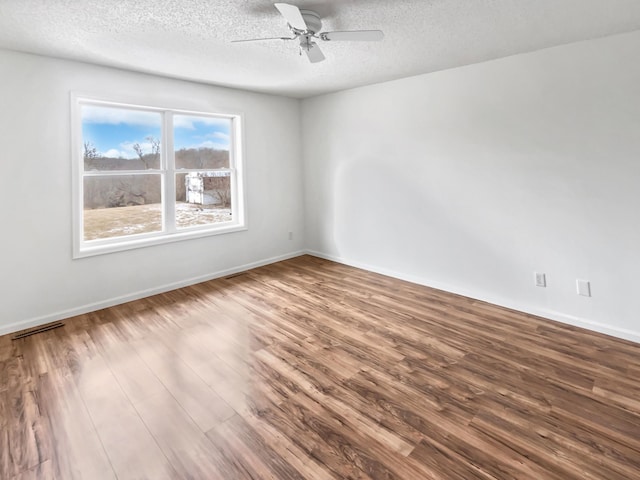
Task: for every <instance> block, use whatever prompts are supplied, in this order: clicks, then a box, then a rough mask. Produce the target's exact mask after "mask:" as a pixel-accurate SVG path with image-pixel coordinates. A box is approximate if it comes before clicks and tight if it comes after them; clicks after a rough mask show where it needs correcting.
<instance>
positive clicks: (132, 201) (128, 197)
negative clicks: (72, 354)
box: [107, 180, 147, 207]
mask: <svg viewBox="0 0 640 480" xmlns="http://www.w3.org/2000/svg"><path fill="white" fill-rule="evenodd" d="M146 195H147V192H144V191H141V190H139V189H138V191H136V189H135V188H134V187H133V186H132V185H131V183H128V182H125V181H123V180H119V181H118V185H117V186H116V187H115V188H113V189H112V190H111V191H110V192H109V196H108V199H107V206H108V207H126V206H129V205H144V204H146V203H147V198H146Z"/></svg>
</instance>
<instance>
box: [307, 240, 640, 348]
mask: <svg viewBox="0 0 640 480" xmlns="http://www.w3.org/2000/svg"><path fill="white" fill-rule="evenodd" d="M304 253H307V254H309V255H313V256H314V257H319V258H324V259H326V260H331V261H333V262H337V263H342V264H344V265H349V266H351V267H356V268H361V269H363V270H367V271H370V272H374V273H379V274H381V275H386V276H388V277H393V278H397V279H399V280H405V281H407V282H411V283H415V284H418V285H423V286H426V287H431V288H435V289H438V290H443V291H445V292H450V293H455V294H457V295H462V296H464V297H468V298H473V299H474V300H480V301H483V302H487V303H491V304H493V305H498V306H500V307H505V308H509V309H511V310H517V311H519V312H523V313H528V314H530V315H536V316H538V317H543V318H548V319H550V320H554V321H557V322H560V323H565V324H567V325H572V326H574V327H580V328H584V329H587V330H591V331H594V332H598V333H604V334H605V335H611V336H612V337H617V338H621V339H624V340H629V341H632V342H636V343H640V332H635V331H633V330H627V329H624V328H618V327H612V326H610V325H605V324H603V323H599V322H593V321H591V320H587V319H584V318H579V317H574V316H572V315H567V314H565V313H561V312H556V311H553V310H547V309H543V308H538V307H535V306H532V305H520V304H517V303H514V302H513V301H510V300H508V299H505V298H498V297H494V296H487V295H486V294H485V295H478V294H477V292H472V291H469V290H465V289H460V288H457V287H455V286H452V285H446V284H443V283H441V282H437V281H431V280H429V279H425V278H422V277H417V276H414V275H406V274H403V273H399V272H396V271H392V270H388V269H385V268H379V267H375V266H373V265H368V264H365V263H362V262H357V261H352V260H349V259H347V258H343V257H338V256H335V255H328V254H326V253H322V252H317V251H314V250H306V252H304Z"/></svg>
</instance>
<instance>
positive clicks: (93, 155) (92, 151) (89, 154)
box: [84, 142, 100, 170]
mask: <svg viewBox="0 0 640 480" xmlns="http://www.w3.org/2000/svg"><path fill="white" fill-rule="evenodd" d="M99 157H100V155H99V154H98V150H97V149H96V147H95V146H94V145H93V143H91V142H84V168H85V170H97V166H96V163H95V161H96V159H97V158H99Z"/></svg>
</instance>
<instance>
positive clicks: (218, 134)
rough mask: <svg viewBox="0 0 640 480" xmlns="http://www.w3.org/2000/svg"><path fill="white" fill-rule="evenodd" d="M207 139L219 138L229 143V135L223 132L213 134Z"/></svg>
mask: <svg viewBox="0 0 640 480" xmlns="http://www.w3.org/2000/svg"><path fill="white" fill-rule="evenodd" d="M207 137H209V138H219V139H221V140H225V141H226V142H229V134H228V133H224V132H213V133H210V134H208V135H207Z"/></svg>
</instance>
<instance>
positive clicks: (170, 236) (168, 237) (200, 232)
mask: <svg viewBox="0 0 640 480" xmlns="http://www.w3.org/2000/svg"><path fill="white" fill-rule="evenodd" d="M244 230H247V226H246V225H239V224H231V225H226V226H224V227H213V228H208V229H197V230H189V231H182V232H175V233H158V234H155V235H145V236H144V238H132V239H121V240H118V241H114V242H109V243H103V242H101V243H99V244H97V245H96V244H94V245H92V244H91V242H86V243H83V244H81V245H79V246H75V247H74V252H73V258H74V259H79V258H86V257H93V256H95V255H105V254H109V253H116V252H123V251H126V250H134V249H137V248H145V247H151V246H154V245H163V244H165V243H173V242H181V241H184V240H192V239H196V238H203V237H211V236H215V235H223V234H226V233H233V232H241V231H244Z"/></svg>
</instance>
